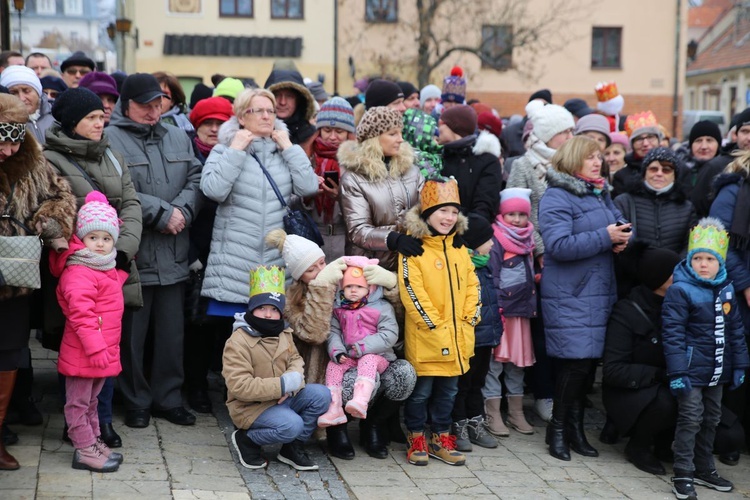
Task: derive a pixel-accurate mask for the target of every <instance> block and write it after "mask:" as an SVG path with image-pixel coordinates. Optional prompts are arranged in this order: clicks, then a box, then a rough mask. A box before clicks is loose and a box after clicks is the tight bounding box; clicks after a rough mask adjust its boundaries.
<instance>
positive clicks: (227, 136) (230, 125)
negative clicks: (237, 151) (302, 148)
mask: <svg viewBox="0 0 750 500" xmlns="http://www.w3.org/2000/svg"><path fill="white" fill-rule="evenodd" d="M239 129H240V122H239V121H238V120H237V117H236V116H233V117H231V118H230V119H229V120H227V121H225V122H224V123H222V124H221V127H220V128H219V144H224V145H225V146H226V147H229V145H230V144H231V143H232V139H234V136H235V135H236V134H237V131H238V130H239ZM273 129H274V130H286V131H287V132H288V131H289V128H287V126H286V123H284V122H283V121H281V120H280V119H278V118H276V120H275V121H274V124H273Z"/></svg>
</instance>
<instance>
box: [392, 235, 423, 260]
mask: <svg viewBox="0 0 750 500" xmlns="http://www.w3.org/2000/svg"><path fill="white" fill-rule="evenodd" d="M386 245H387V246H388V250H391V251H396V252H398V253H400V254H401V255H403V256H405V257H416V256H418V255H422V254H423V253H424V249H423V248H422V240H418V239H417V238H415V237H413V236H409V235H406V234H401V233H397V232H396V231H391V232H390V233H389V234H388V238H386Z"/></svg>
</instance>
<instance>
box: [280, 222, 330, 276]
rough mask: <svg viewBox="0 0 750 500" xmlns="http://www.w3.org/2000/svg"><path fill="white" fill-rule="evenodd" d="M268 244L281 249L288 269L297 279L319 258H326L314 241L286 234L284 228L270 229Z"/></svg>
mask: <svg viewBox="0 0 750 500" xmlns="http://www.w3.org/2000/svg"><path fill="white" fill-rule="evenodd" d="M266 244H267V245H268V246H271V247H276V248H278V249H279V251H280V252H281V257H282V258H283V259H284V263H285V264H286V269H287V271H288V272H289V274H290V275H291V276H292V279H294V280H295V281H298V280H299V278H300V276H302V275H303V274H304V272H305V271H307V269H308V268H309V267H310V266H312V265H313V264H315V262H317V261H318V259H320V258H321V257H323V258H325V254H324V253H323V250H322V249H321V248H320V247H319V246H318V245H316V244H315V243H314V242H312V241H310V240H308V239H307V238H303V237H302V236H297V235H295V234H286V232H285V231H284V230H283V229H274V230H273V231H270V232H269V233H268V234H267V235H266Z"/></svg>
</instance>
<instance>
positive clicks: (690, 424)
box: [672, 385, 722, 472]
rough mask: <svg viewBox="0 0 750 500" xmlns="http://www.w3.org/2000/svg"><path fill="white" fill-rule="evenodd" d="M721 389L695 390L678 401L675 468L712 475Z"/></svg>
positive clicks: (720, 387)
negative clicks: (710, 473)
mask: <svg viewBox="0 0 750 500" xmlns="http://www.w3.org/2000/svg"><path fill="white" fill-rule="evenodd" d="M721 393H722V386H721V385H717V386H714V387H694V388H693V389H692V390H691V391H690V393H689V394H688V395H686V396H682V397H679V398H677V429H676V430H675V433H674V443H673V444H672V450H673V451H674V468H675V469H680V470H685V471H696V470H697V471H699V472H710V471H712V470H714V469H715V468H716V466H715V465H714V456H713V453H712V452H713V446H714V437H715V436H716V426H717V425H719V420H721Z"/></svg>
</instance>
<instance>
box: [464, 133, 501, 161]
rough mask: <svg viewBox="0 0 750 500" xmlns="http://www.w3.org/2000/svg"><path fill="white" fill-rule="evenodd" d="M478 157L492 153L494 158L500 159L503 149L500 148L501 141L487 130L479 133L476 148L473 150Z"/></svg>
mask: <svg viewBox="0 0 750 500" xmlns="http://www.w3.org/2000/svg"><path fill="white" fill-rule="evenodd" d="M471 151H472V153H474V154H475V155H476V156H479V155H481V154H484V153H490V154H491V155H492V156H495V157H497V158H500V153H501V152H502V148H501V147H500V140H499V139H498V138H497V137H495V136H494V135H492V134H490V133H489V132H487V131H486V130H482V131H481V132H479V137H477V142H476V143H475V144H474V148H473V149H472V150H471Z"/></svg>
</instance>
